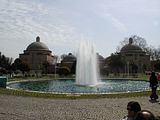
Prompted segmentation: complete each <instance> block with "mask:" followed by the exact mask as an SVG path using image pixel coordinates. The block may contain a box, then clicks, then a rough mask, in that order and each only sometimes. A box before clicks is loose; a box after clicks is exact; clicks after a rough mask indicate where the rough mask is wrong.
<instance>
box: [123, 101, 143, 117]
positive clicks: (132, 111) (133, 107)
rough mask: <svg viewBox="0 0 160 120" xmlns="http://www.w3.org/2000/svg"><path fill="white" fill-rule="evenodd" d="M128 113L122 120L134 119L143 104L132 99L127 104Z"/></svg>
mask: <svg viewBox="0 0 160 120" xmlns="http://www.w3.org/2000/svg"><path fill="white" fill-rule="evenodd" d="M127 110H128V115H127V116H124V117H123V119H121V120H134V118H135V116H136V114H137V112H139V111H141V106H140V104H139V103H138V102H136V101H130V102H128V104H127Z"/></svg>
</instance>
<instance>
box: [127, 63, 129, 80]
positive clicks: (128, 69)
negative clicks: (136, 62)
mask: <svg viewBox="0 0 160 120" xmlns="http://www.w3.org/2000/svg"><path fill="white" fill-rule="evenodd" d="M127 73H128V77H129V61H127Z"/></svg>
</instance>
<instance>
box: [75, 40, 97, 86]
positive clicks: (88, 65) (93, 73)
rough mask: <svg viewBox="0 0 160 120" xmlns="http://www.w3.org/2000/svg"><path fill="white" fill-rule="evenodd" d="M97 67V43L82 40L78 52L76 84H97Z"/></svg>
mask: <svg viewBox="0 0 160 120" xmlns="http://www.w3.org/2000/svg"><path fill="white" fill-rule="evenodd" d="M97 68H98V67H97V54H96V50H95V45H94V44H93V43H92V42H90V41H81V43H80V46H79V49H78V53H77V66H76V84H78V85H88V86H95V85H97V83H98V81H97V79H98V74H97V73H98V72H97Z"/></svg>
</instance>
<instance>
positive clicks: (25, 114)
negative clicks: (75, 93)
mask: <svg viewBox="0 0 160 120" xmlns="http://www.w3.org/2000/svg"><path fill="white" fill-rule="evenodd" d="M131 100H135V101H138V102H139V103H140V104H141V106H142V109H147V110H150V111H152V112H153V113H154V114H155V115H160V104H159V103H158V102H155V103H152V102H150V101H149V98H148V97H134V98H119V99H117V98H114V99H109V98H100V99H79V100H66V99H65V100H63V99H46V98H32V97H21V96H11V95H1V94H0V120H120V119H121V118H122V117H123V116H124V115H125V114H127V110H126V105H127V103H128V102H129V101H131Z"/></svg>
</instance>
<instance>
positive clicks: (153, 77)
mask: <svg viewBox="0 0 160 120" xmlns="http://www.w3.org/2000/svg"><path fill="white" fill-rule="evenodd" d="M149 83H150V87H151V89H152V93H151V96H150V98H151V99H152V100H156V99H158V95H157V93H156V91H157V87H158V80H157V76H156V75H155V72H152V73H151V76H150V79H149Z"/></svg>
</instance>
